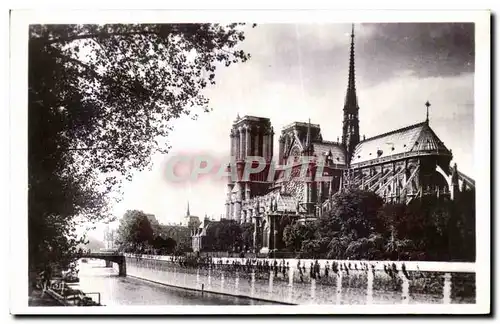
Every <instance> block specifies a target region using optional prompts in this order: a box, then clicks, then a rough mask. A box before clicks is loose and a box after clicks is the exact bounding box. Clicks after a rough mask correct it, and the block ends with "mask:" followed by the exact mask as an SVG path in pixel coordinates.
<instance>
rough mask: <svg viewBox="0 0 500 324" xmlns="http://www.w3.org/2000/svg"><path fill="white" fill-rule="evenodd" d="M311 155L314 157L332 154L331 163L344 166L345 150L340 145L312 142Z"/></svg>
mask: <svg viewBox="0 0 500 324" xmlns="http://www.w3.org/2000/svg"><path fill="white" fill-rule="evenodd" d="M312 146H313V153H314V154H315V155H316V156H327V155H328V154H329V153H330V152H332V161H333V163H335V164H343V165H345V164H346V161H345V160H346V159H345V150H344V147H343V146H342V144H341V143H336V142H328V141H321V142H313V143H312Z"/></svg>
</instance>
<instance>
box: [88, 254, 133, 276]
mask: <svg viewBox="0 0 500 324" xmlns="http://www.w3.org/2000/svg"><path fill="white" fill-rule="evenodd" d="M82 258H89V259H100V260H104V261H106V266H107V267H110V266H111V265H110V264H111V263H112V262H114V263H116V264H118V269H119V270H118V275H119V276H126V275H127V262H126V260H125V256H124V255H123V254H122V253H119V252H94V251H91V252H87V253H85V254H83V255H82Z"/></svg>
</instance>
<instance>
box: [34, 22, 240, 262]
mask: <svg viewBox="0 0 500 324" xmlns="http://www.w3.org/2000/svg"><path fill="white" fill-rule="evenodd" d="M242 28H243V26H241V24H230V25H219V24H168V25H166V24H164V25H160V24H128V25H122V24H105V25H31V26H30V29H29V56H28V59H29V62H28V64H29V75H28V89H29V93H28V129H29V134H28V175H29V183H28V187H29V193H28V199H29V201H28V203H29V215H28V230H29V256H30V266H31V267H32V268H37V267H40V265H41V264H43V263H47V262H51V261H54V262H55V261H59V260H62V254H67V255H68V256H69V255H71V254H72V253H73V252H72V251H73V248H74V247H75V246H76V245H77V244H78V243H79V242H80V241H83V240H79V239H78V238H77V237H76V235H75V234H74V231H73V229H74V227H75V226H77V225H78V224H80V223H83V222H89V221H90V222H95V221H98V220H105V219H107V218H108V217H109V216H110V213H109V210H108V209H107V206H108V205H109V201H108V197H109V196H108V195H107V194H108V193H110V192H111V191H112V190H116V189H117V186H118V185H119V183H120V181H121V179H122V176H125V177H126V178H128V179H130V177H131V175H132V173H133V172H134V171H135V170H142V169H144V168H145V167H147V166H148V165H149V164H150V161H151V156H152V155H153V154H154V153H155V152H160V153H165V152H167V151H168V149H169V146H168V141H167V140H166V138H167V136H168V134H169V132H170V131H171V130H172V121H173V120H174V119H176V118H178V117H180V116H182V115H189V116H192V117H193V118H195V117H196V116H197V114H198V113H199V112H203V111H209V110H210V108H209V105H208V100H207V98H205V97H204V95H203V93H202V90H203V89H204V88H205V87H206V86H207V85H208V84H213V83H215V71H216V69H217V68H219V67H222V66H229V65H230V64H232V63H238V62H244V61H246V60H247V59H248V58H249V57H250V56H249V54H247V53H245V52H244V51H242V50H241V49H237V45H238V44H239V43H240V42H241V41H242V40H244V33H243V29H242ZM63 241H64V242H63ZM70 247H71V248H70ZM56 250H57V252H56ZM54 258H55V259H54ZM42 267H43V265H42Z"/></svg>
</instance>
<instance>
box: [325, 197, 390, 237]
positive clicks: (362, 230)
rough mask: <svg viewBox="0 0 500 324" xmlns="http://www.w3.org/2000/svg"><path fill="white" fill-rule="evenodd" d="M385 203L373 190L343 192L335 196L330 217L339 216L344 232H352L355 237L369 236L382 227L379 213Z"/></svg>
mask: <svg viewBox="0 0 500 324" xmlns="http://www.w3.org/2000/svg"><path fill="white" fill-rule="evenodd" d="M383 203H384V201H383V200H382V198H380V197H379V196H378V195H377V194H375V193H374V192H371V191H363V190H349V191H346V192H341V193H339V194H337V195H335V196H334V198H333V208H332V210H331V212H330V215H329V217H330V218H332V219H334V220H335V218H338V220H339V221H340V223H341V226H342V232H344V233H348V232H352V233H353V235H354V237H355V238H359V237H367V236H368V235H370V233H371V232H373V231H374V230H375V229H376V228H379V227H380V225H379V218H378V217H377V215H378V210H379V209H380V208H381V207H382V205H383ZM335 221H337V220H335Z"/></svg>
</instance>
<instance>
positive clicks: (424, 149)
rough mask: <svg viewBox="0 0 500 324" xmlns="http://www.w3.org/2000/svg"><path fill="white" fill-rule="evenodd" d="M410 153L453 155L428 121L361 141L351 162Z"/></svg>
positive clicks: (355, 162)
mask: <svg viewBox="0 0 500 324" xmlns="http://www.w3.org/2000/svg"><path fill="white" fill-rule="evenodd" d="M405 153H406V154H410V153H439V154H443V155H451V152H450V151H449V150H448V149H447V148H446V146H444V143H443V142H442V141H441V140H440V139H439V137H437V135H436V134H435V133H434V131H433V130H432V129H431V128H430V126H429V124H428V123H427V122H423V123H418V124H415V125H411V126H408V127H404V128H401V129H397V130H394V131H391V132H388V133H385V134H381V135H377V136H375V137H372V138H367V139H366V140H363V141H361V142H360V143H359V144H358V145H357V146H356V149H355V150H354V154H353V156H352V160H351V164H357V163H363V162H367V161H371V160H378V159H382V158H385V157H390V156H396V155H399V154H405Z"/></svg>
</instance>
